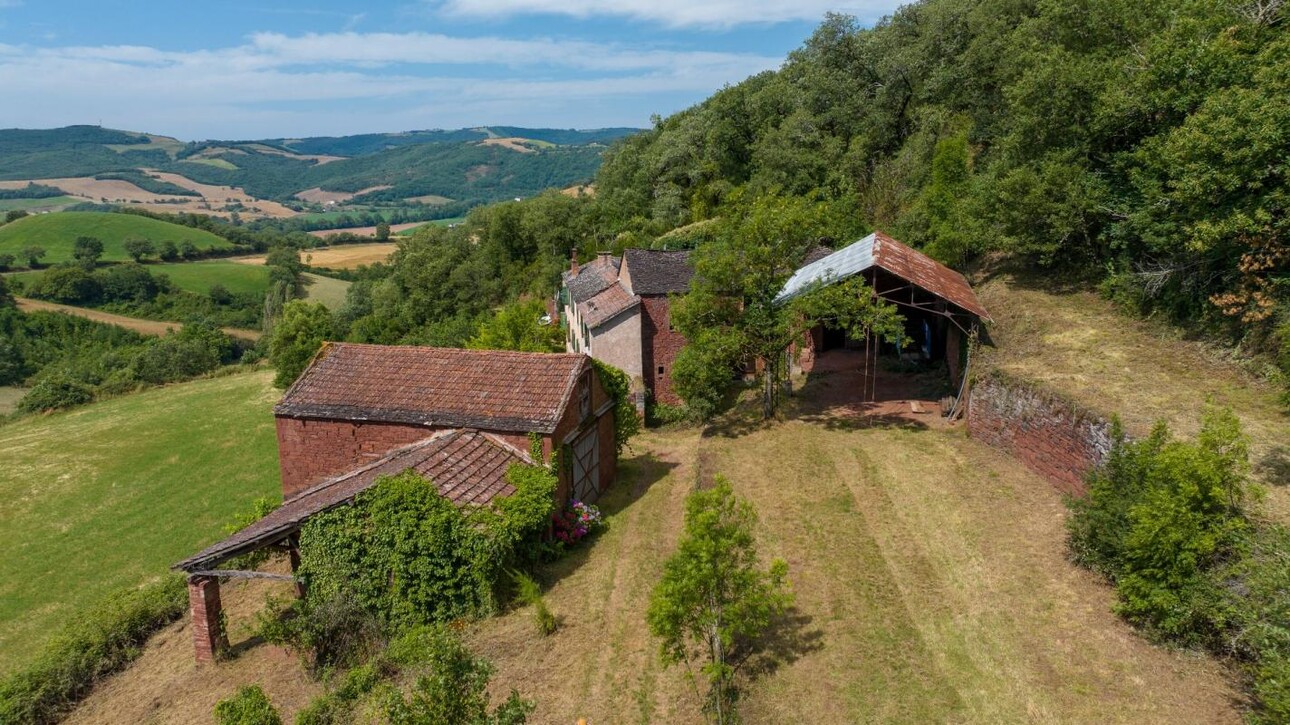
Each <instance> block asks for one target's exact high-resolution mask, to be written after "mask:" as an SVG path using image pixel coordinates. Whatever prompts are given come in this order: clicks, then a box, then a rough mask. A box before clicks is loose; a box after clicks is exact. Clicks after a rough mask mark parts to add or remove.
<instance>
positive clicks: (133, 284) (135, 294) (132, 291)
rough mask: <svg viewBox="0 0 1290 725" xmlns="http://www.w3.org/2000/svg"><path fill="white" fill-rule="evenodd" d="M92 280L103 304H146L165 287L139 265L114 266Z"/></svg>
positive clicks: (98, 273) (98, 272) (101, 271)
mask: <svg viewBox="0 0 1290 725" xmlns="http://www.w3.org/2000/svg"><path fill="white" fill-rule="evenodd" d="M47 274H48V273H47ZM94 280H95V281H96V282H98V285H99V296H100V298H101V299H102V300H103V301H104V302H147V301H149V300H152V299H156V297H157V295H158V294H160V293H162V292H164V291H165V285H163V284H162V283H161V282H160V281H159V280H158V279H157V278H156V277H153V276H152V273H151V272H149V271H148V269H147V268H146V267H144V266H143V265H141V264H114V265H112V266H111V267H106V268H104V269H100V270H98V271H96V272H94Z"/></svg>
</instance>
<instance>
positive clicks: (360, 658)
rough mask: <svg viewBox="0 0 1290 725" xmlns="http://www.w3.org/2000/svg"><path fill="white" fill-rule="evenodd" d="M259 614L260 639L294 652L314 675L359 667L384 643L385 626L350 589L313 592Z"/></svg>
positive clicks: (272, 605) (277, 602)
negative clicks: (336, 669) (317, 593)
mask: <svg viewBox="0 0 1290 725" xmlns="http://www.w3.org/2000/svg"><path fill="white" fill-rule="evenodd" d="M257 616H258V619H259V635H260V636H261V637H263V638H264V640H265V641H266V642H270V643H273V644H277V645H282V646H285V647H289V648H291V649H293V650H295V651H296V652H297V653H299V654H300V656H301V659H302V660H303V661H304V662H305V665H306V666H307V667H308V668H309V669H310V670H311V671H313V672H314V673H320V672H323V671H326V670H329V669H332V668H342V669H344V668H347V667H354V666H356V665H358V664H360V663H362V662H365V661H367V660H368V659H369V658H370V657H371V656H372V655H374V654H375V653H377V652H379V651H380V650H381V648H382V647H383V646H384V644H385V633H384V631H383V629H382V627H381V623H380V622H379V621H377V619H376V617H375V616H373V615H372V614H371V613H370V612H368V611H367V610H366V609H364V608H363V606H362V605H361V603H360V602H359V601H358V599H357V598H356V597H354V596H353V595H352V594H350V593H349V592H346V591H335V592H331V593H328V594H327V595H325V596H318V595H315V594H314V592H309V595H308V596H307V597H306V598H305V599H303V600H299V599H293V600H291V602H290V603H289V604H284V603H283V602H281V601H280V600H271V601H270V603H269V606H267V607H266V608H265V610H264V611H262V612H261V613H260V614H259V615H257Z"/></svg>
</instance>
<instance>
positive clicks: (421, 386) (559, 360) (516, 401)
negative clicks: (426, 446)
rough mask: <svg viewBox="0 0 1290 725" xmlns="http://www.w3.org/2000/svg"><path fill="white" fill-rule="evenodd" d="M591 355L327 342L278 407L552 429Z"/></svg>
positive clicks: (360, 417)
mask: <svg viewBox="0 0 1290 725" xmlns="http://www.w3.org/2000/svg"><path fill="white" fill-rule="evenodd" d="M588 361H589V358H588V357H587V356H586V355H583V354H580V353H558V354H557V353H538V352H511V351H506V350H458V349H455V348H446V347H416V346H411V345H361V344H356V343H340V342H337V343H327V345H325V346H324V347H323V349H322V351H321V352H319V354H318V357H317V358H316V359H315V360H314V361H313V363H312V364H310V366H309V367H308V368H307V369H306V370H305V372H304V373H303V374H302V375H301V376H300V379H299V380H297V381H296V382H295V384H294V385H292V386H291V388H290V389H289V390H287V393H286V395H284V396H283V397H282V402H280V403H278V405H277V406H276V407H275V408H274V409H273V412H274V413H275V414H276V415H280V416H290V417H297V418H325V419H332V420H357V421H369V420H370V421H379V422H384V423H407V424H411V425H425V426H443V427H447V428H481V429H484V430H502V431H517V432H525V433H527V432H530V431H532V432H537V433H551V432H552V431H554V430H555V427H556V425H557V424H558V423H559V421H560V418H561V417H562V415H563V413H564V410H565V407H566V406H567V404H568V400H569V398H570V396H571V395H572V391H573V387H574V385H575V383H576V382H577V380H578V376H579V375H580V374H582V372H583V371H584V370H586V369H587V366H588V365H589V362H588Z"/></svg>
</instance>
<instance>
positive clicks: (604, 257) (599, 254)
mask: <svg viewBox="0 0 1290 725" xmlns="http://www.w3.org/2000/svg"><path fill="white" fill-rule="evenodd" d="M612 256H614V253H613V252H596V257H597V258H598V259H600V261H602V262H606V263H608V262H609V258H610V257H612Z"/></svg>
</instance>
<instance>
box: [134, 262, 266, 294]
mask: <svg viewBox="0 0 1290 725" xmlns="http://www.w3.org/2000/svg"><path fill="white" fill-rule="evenodd" d="M148 269H149V270H150V271H151V272H152V273H153V274H164V275H166V276H167V277H169V278H170V281H171V282H174V283H175V286H176V287H178V288H179V289H182V290H187V291H189V292H196V293H198V294H203V295H204V294H206V293H207V292H210V290H211V287H214V286H215V285H217V284H219V285H223V286H224V288H225V289H227V290H228V291H229V292H232V293H234V294H241V293H249V294H255V295H263V294H264V293H265V292H266V291H268V289H269V269H268V267H257V266H253V265H250V264H238V263H237V262H225V261H209V262H183V263H179V264H158V265H149V266H148Z"/></svg>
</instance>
